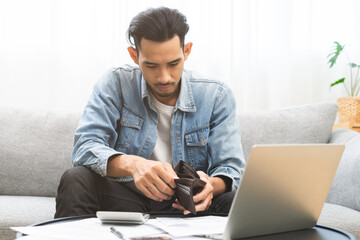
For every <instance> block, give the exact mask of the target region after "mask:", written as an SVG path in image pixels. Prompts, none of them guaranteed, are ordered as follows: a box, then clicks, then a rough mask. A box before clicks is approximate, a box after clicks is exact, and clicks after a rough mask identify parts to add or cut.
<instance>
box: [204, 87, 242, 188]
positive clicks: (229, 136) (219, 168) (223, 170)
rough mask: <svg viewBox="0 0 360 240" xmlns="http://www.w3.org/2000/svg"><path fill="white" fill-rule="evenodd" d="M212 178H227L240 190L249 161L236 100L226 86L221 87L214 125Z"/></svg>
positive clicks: (211, 157) (212, 126) (212, 118)
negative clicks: (243, 143)
mask: <svg viewBox="0 0 360 240" xmlns="http://www.w3.org/2000/svg"><path fill="white" fill-rule="evenodd" d="M208 145H209V169H208V172H209V176H212V177H213V176H226V177H228V178H230V179H231V180H232V187H231V190H235V189H237V187H238V185H239V182H240V179H241V177H242V175H243V172H244V169H245V166H246V162H245V158H244V153H243V149H242V145H241V134H240V129H239V122H238V118H237V116H236V104H235V98H234V96H233V94H232V92H231V90H230V89H229V88H228V87H227V86H226V85H221V87H219V89H218V91H217V93H216V96H215V104H214V108H213V112H212V117H211V122H210V135H209V143H208Z"/></svg>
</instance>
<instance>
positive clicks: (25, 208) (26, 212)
mask: <svg viewBox="0 0 360 240" xmlns="http://www.w3.org/2000/svg"><path fill="white" fill-rule="evenodd" d="M54 214H55V198H53V197H32V196H8V195H2V196H0V233H1V234H0V235H1V239H14V238H15V236H16V232H15V231H13V230H11V229H10V228H9V226H12V227H15V226H28V225H31V224H34V223H39V222H43V221H46V220H50V219H53V218H54Z"/></svg>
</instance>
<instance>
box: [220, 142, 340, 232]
mask: <svg viewBox="0 0 360 240" xmlns="http://www.w3.org/2000/svg"><path fill="white" fill-rule="evenodd" d="M344 148H345V146H344V145H334V144H311V145H307V144H301V145H255V146H254V147H253V149H252V151H251V154H250V157H249V160H248V162H247V166H246V169H245V172H244V175H243V177H242V180H241V182H240V185H239V187H238V189H237V192H236V194H235V197H234V200H233V203H232V205H231V208H230V212H229V217H228V222H227V224H226V228H225V232H224V235H223V238H224V239H235V238H245V237H254V236H260V235H267V234H274V233H281V232H289V231H294V230H302V229H310V228H313V227H314V226H315V225H316V223H317V220H318V218H319V216H320V213H321V210H322V207H323V204H324V202H325V200H326V198H327V195H328V192H329V189H330V186H331V183H332V181H333V178H334V175H335V172H336V169H337V166H338V164H339V162H340V159H341V156H342V153H343V151H344Z"/></svg>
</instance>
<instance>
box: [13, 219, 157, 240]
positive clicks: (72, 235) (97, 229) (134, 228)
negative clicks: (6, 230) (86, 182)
mask: <svg viewBox="0 0 360 240" xmlns="http://www.w3.org/2000/svg"><path fill="white" fill-rule="evenodd" d="M149 221H150V220H149ZM111 226H113V227H115V228H116V229H117V230H118V231H120V232H121V233H122V234H123V235H124V237H126V238H129V237H140V236H152V235H156V234H163V231H162V230H160V229H158V228H155V227H153V226H151V225H147V224H143V225H131V226H130V225H128V226H125V225H121V226H120V225H115V224H102V223H101V222H100V220H99V219H97V218H88V219H83V220H78V221H71V222H64V223H55V224H49V225H44V226H36V227H12V229H13V230H15V231H18V232H21V233H24V234H27V235H29V236H30V237H32V238H35V237H38V238H47V239H62V240H67V239H79V240H82V239H84V240H92V239H94V240H95V239H98V240H101V239H104V240H105V239H106V240H112V239H114V240H119V238H118V237H117V236H115V235H114V234H113V233H111V231H110V227H111Z"/></svg>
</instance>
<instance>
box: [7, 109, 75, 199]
mask: <svg viewBox="0 0 360 240" xmlns="http://www.w3.org/2000/svg"><path fill="white" fill-rule="evenodd" d="M79 119H80V114H79V113H72V112H64V111H46V110H40V109H27V108H15V107H3V106H1V107H0V133H1V134H0V152H1V155H0V162H1V168H0V179H1V181H0V194H2V195H30V196H55V194H56V190H57V186H58V184H59V180H60V177H61V174H62V173H63V172H64V171H65V169H67V168H70V167H71V151H72V146H73V137H74V132H75V129H76V127H77V124H78V121H79Z"/></svg>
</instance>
